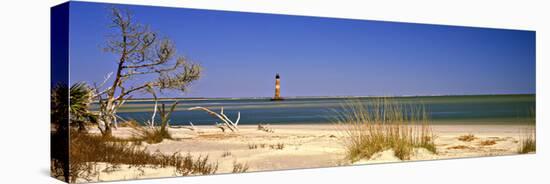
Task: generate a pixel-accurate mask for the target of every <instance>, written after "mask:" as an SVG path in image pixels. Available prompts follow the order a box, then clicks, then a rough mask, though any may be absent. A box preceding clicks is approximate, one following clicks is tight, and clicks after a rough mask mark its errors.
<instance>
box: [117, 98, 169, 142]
mask: <svg viewBox="0 0 550 184" xmlns="http://www.w3.org/2000/svg"><path fill="white" fill-rule="evenodd" d="M177 105H178V102H174V103H173V104H172V106H171V107H170V110H166V108H165V106H164V104H161V106H160V107H159V108H158V111H159V112H160V126H159V127H146V126H142V125H139V124H137V123H135V121H129V122H127V123H126V124H125V125H126V126H129V127H131V128H132V129H133V130H134V131H133V133H134V136H135V137H136V138H137V139H141V140H143V141H145V142H147V143H149V144H154V143H160V142H162V141H163V140H164V139H172V136H171V135H170V132H168V125H169V124H168V123H169V121H170V115H171V114H172V112H174V110H175V109H176V106H177Z"/></svg>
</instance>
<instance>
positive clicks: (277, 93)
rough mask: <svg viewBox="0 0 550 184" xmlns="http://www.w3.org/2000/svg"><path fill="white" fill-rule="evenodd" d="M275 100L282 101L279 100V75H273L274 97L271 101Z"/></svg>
mask: <svg viewBox="0 0 550 184" xmlns="http://www.w3.org/2000/svg"><path fill="white" fill-rule="evenodd" d="M277 100H283V98H281V77H280V76H279V73H277V75H275V96H274V97H273V98H272V99H271V101H277Z"/></svg>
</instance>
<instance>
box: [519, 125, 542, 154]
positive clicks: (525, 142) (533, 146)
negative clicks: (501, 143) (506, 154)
mask: <svg viewBox="0 0 550 184" xmlns="http://www.w3.org/2000/svg"><path fill="white" fill-rule="evenodd" d="M536 151H537V140H536V131H535V129H534V128H531V129H529V130H527V131H524V132H523V133H521V137H520V141H519V147H518V153H520V154H526V153H531V152H536Z"/></svg>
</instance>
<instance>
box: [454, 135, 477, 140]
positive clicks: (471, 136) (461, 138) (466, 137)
mask: <svg viewBox="0 0 550 184" xmlns="http://www.w3.org/2000/svg"><path fill="white" fill-rule="evenodd" d="M475 139H477V137H476V136H474V134H467V135H461V136H460V137H458V140H459V141H463V142H472V141H473V140H475Z"/></svg>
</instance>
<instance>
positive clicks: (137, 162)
mask: <svg viewBox="0 0 550 184" xmlns="http://www.w3.org/2000/svg"><path fill="white" fill-rule="evenodd" d="M70 137H71V139H70V151H69V154H70V164H69V165H70V181H71V183H74V182H76V181H77V179H78V178H80V179H83V180H87V181H90V180H91V179H92V178H94V177H95V176H97V174H98V171H96V170H95V169H94V168H95V166H96V165H97V163H108V164H111V165H113V166H116V165H120V164H125V165H129V166H133V167H145V166H149V167H161V168H165V167H174V172H175V173H177V174H178V175H182V176H185V175H200V174H203V175H206V174H214V173H216V171H217V169H218V163H217V162H216V163H210V162H209V159H208V156H205V157H200V156H199V157H198V158H197V159H194V158H193V157H192V156H191V155H190V154H187V155H182V154H180V153H174V154H173V155H164V154H162V153H160V152H154V153H150V152H148V151H147V150H145V149H142V148H140V147H139V146H136V145H135V144H134V145H132V144H130V143H131V141H125V140H122V139H112V138H106V137H103V136H99V135H91V134H84V133H77V132H75V133H73V132H71V134H70Z"/></svg>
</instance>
